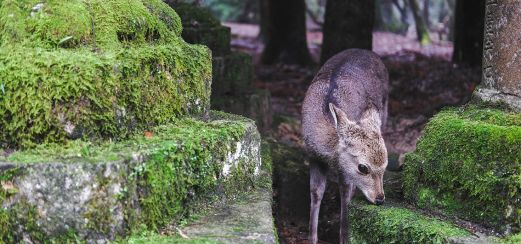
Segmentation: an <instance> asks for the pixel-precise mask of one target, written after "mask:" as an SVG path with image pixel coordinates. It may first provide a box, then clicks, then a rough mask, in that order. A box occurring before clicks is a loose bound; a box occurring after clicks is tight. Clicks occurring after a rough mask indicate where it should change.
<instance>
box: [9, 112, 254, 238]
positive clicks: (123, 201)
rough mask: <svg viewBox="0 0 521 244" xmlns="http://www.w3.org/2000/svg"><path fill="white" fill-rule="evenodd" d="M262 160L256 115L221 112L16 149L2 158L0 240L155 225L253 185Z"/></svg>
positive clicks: (109, 234) (121, 232) (115, 233)
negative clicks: (122, 137) (118, 136)
mask: <svg viewBox="0 0 521 244" xmlns="http://www.w3.org/2000/svg"><path fill="white" fill-rule="evenodd" d="M260 166H261V156H260V135H259V133H258V132H257V130H256V127H255V125H254V123H253V121H251V120H249V119H245V118H242V117H239V116H232V115H228V114H224V113H220V112H215V113H212V115H211V119H210V120H209V121H206V122H204V121H201V120H197V119H188V118H185V119H179V120H178V121H176V122H175V123H173V124H171V125H165V126H159V127H155V128H153V129H151V130H150V131H146V132H145V134H144V135H139V136H134V137H133V138H132V139H130V140H126V141H121V142H103V143H99V144H93V143H89V142H84V141H71V142H69V143H67V144H65V145H47V146H40V147H37V148H35V149H31V150H26V151H19V152H15V153H12V154H10V155H8V156H3V157H1V158H0V181H1V188H0V204H1V206H2V208H1V209H0V225H1V226H2V228H1V229H0V240H3V241H5V242H19V241H22V240H23V241H33V242H41V241H44V240H45V241H49V240H58V241H60V240H70V239H75V238H79V239H82V240H86V241H87V242H95V241H101V242H104V241H107V240H113V239H115V238H116V237H119V236H125V235H127V234H129V233H132V232H133V231H134V230H136V229H142V228H143V226H145V228H146V229H150V230H157V229H159V228H162V227H164V226H165V225H167V224H169V223H171V222H172V220H175V219H181V218H182V217H183V215H184V214H185V213H186V212H187V211H190V208H191V206H192V204H191V203H192V202H194V201H199V199H203V200H204V199H205V197H206V196H208V195H212V196H219V195H234V194H235V193H238V192H243V191H246V190H248V189H250V188H251V187H252V186H253V184H254V182H256V181H257V177H258V175H259V172H260ZM4 227H6V228H4Z"/></svg>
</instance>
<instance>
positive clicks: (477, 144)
mask: <svg viewBox="0 0 521 244" xmlns="http://www.w3.org/2000/svg"><path fill="white" fill-rule="evenodd" d="M404 165H405V172H404V192H405V197H406V198H407V199H408V200H409V201H411V202H413V203H415V204H416V205H417V206H419V207H422V208H430V209H440V210H442V211H443V212H445V213H446V214H450V215H455V216H458V217H461V218H464V219H467V220H471V221H476V222H479V223H481V224H483V225H485V226H489V227H494V228H496V230H498V231H500V232H502V233H512V232H513V233H516V232H519V231H520V230H521V229H520V224H521V115H520V114H515V113H509V112H504V111H501V110H498V109H491V108H486V107H478V106H475V105H467V106H466V107H462V108H451V109H446V110H444V111H442V112H440V113H439V114H437V115H436V116H435V117H434V118H433V119H431V121H430V122H429V123H428V125H427V127H426V129H425V132H424V135H423V136H422V138H421V139H420V141H419V143H418V147H417V150H416V151H415V152H414V153H411V154H409V155H407V156H406V161H405V164H404Z"/></svg>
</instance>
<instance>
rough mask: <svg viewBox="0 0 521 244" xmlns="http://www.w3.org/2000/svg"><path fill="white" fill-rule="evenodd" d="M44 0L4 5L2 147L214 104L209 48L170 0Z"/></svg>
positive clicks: (147, 121)
mask: <svg viewBox="0 0 521 244" xmlns="http://www.w3.org/2000/svg"><path fill="white" fill-rule="evenodd" d="M40 2H41V1H39V0H24V1H14V0H7V1H2V3H1V4H0V13H1V17H0V40H2V41H1V43H0V87H1V89H0V127H1V128H3V130H2V132H1V133H0V146H4V147H33V146H34V145H35V144H38V143H42V142H63V141H64V140H65V139H66V138H68V137H73V138H77V137H82V136H84V137H89V138H125V136H126V135H127V134H128V133H129V132H131V131H133V130H145V129H146V128H149V127H151V126H155V125H158V124H163V123H167V122H170V121H171V120H172V119H173V118H174V117H176V116H180V115H185V114H188V113H192V114H195V113H202V112H205V110H206V109H207V108H208V106H209V96H210V87H209V82H210V80H211V55H210V52H209V50H208V49H207V48H205V47H202V46H197V45H188V44H186V43H185V42H184V41H183V40H182V39H181V38H180V37H179V33H180V32H181V29H182V28H181V23H180V19H179V16H177V14H176V13H175V12H174V11H173V10H172V9H170V8H169V7H168V6H167V5H166V4H164V3H162V2H161V1H159V0H131V1H122V0H111V1H87V2H85V1H79V0H76V1H67V2H63V1H46V2H45V3H40ZM33 9H36V10H33ZM31 11H33V12H31ZM35 11H36V12H35ZM31 13H32V14H31ZM65 48H66V49H65ZM65 128H68V129H69V131H68V132H66V131H65Z"/></svg>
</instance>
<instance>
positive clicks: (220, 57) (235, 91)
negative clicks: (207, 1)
mask: <svg viewBox="0 0 521 244" xmlns="http://www.w3.org/2000/svg"><path fill="white" fill-rule="evenodd" d="M168 2H169V4H170V6H172V7H173V8H174V9H176V11H177V13H178V14H179V16H180V17H181V20H182V23H183V32H182V36H183V39H184V40H186V41H187V42H189V43H194V44H203V45H205V46H208V47H209V48H210V49H211V50H212V65H213V79H212V96H211V107H212V109H216V110H220V111H225V112H229V113H234V114H240V115H243V116H246V117H248V118H251V119H253V120H255V122H256V123H257V126H258V127H259V129H260V130H261V131H267V130H269V129H270V128H271V127H270V126H271V123H272V111H271V102H270V97H271V96H270V92H269V91H268V90H264V89H257V88H255V87H254V85H253V66H252V58H251V56H250V55H248V54H245V53H241V52H234V51H232V50H231V48H230V43H231V32H230V28H229V27H226V26H223V25H221V23H220V22H219V20H218V19H216V18H215V17H214V16H213V15H212V14H211V13H210V11H209V10H208V9H206V8H203V7H199V6H197V5H195V4H190V3H182V2H176V1H168Z"/></svg>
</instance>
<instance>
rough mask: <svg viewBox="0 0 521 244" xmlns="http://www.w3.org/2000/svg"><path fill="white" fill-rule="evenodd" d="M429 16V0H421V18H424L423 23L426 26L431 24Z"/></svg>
mask: <svg viewBox="0 0 521 244" xmlns="http://www.w3.org/2000/svg"><path fill="white" fill-rule="evenodd" d="M429 18H430V15H429V0H423V19H424V20H425V25H427V27H430V26H431V21H430V19H429Z"/></svg>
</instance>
